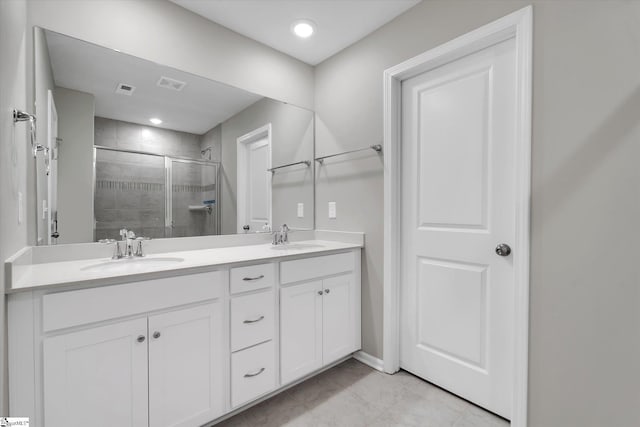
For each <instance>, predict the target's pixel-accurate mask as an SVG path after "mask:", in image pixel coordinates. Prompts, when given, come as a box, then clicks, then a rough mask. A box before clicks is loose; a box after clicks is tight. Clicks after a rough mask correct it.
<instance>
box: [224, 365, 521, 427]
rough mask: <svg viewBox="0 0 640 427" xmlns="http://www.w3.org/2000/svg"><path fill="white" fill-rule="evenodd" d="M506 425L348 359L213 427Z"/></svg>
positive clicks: (424, 385)
mask: <svg viewBox="0 0 640 427" xmlns="http://www.w3.org/2000/svg"><path fill="white" fill-rule="evenodd" d="M508 425H509V422H508V421H506V420H504V419H502V418H500V417H497V416H495V415H493V414H491V413H489V412H487V411H484V410H483V409H481V408H479V407H477V406H475V405H473V404H471V403H469V402H467V401H465V400H462V399H460V398H458V397H456V396H454V395H452V394H450V393H448V392H446V391H444V390H442V389H440V388H438V387H435V386H433V385H431V384H429V383H428V382H426V381H423V380H421V379H419V378H417V377H415V376H413V375H411V374H408V373H406V372H404V371H401V372H399V373H397V374H395V375H387V374H383V373H380V372H378V371H375V370H373V369H371V368H369V367H368V366H366V365H364V364H362V363H360V362H358V361H356V360H354V359H350V360H348V361H346V362H344V363H342V364H340V365H338V366H336V367H335V368H332V369H330V370H328V371H326V372H324V373H322V374H320V375H318V376H316V377H313V378H311V379H309V380H307V381H305V382H304V383H302V384H299V385H297V386H295V387H293V388H291V389H289V390H287V391H284V392H283V393H281V394H279V395H277V396H275V397H273V398H271V399H269V400H267V401H265V402H262V403H260V404H259V405H256V406H254V407H253V408H250V409H248V410H246V411H245V412H242V413H240V414H238V415H236V416H234V417H233V418H230V419H228V420H226V421H223V422H222V423H220V424H218V425H217V426H223V427H232V426H261V427H277V426H278V427H279V426H288V427H292V426H299V427H303V426H304V427H321V426H322V427H324V426H327V427H329V426H336V427H360V426H362V427H391V426H406V427H409V426H420V427H505V426H508ZM217 426H216V427H217Z"/></svg>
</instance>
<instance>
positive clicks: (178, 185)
mask: <svg viewBox="0 0 640 427" xmlns="http://www.w3.org/2000/svg"><path fill="white" fill-rule="evenodd" d="M167 169H168V171H169V173H168V176H169V178H168V180H169V182H170V183H171V194H170V199H169V205H170V209H168V211H169V212H170V213H171V215H170V218H169V217H168V218H167V225H168V229H170V233H171V234H170V236H171V237H191V236H209V235H216V234H220V204H219V203H220V202H219V200H218V199H219V198H218V171H219V164H218V163H216V162H206V161H197V160H181V159H172V158H167Z"/></svg>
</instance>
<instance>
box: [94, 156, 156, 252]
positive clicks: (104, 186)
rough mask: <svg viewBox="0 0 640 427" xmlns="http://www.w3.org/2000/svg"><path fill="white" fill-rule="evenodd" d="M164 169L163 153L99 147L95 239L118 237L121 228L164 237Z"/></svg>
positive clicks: (154, 236)
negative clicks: (113, 149)
mask: <svg viewBox="0 0 640 427" xmlns="http://www.w3.org/2000/svg"><path fill="white" fill-rule="evenodd" d="M164 169H165V168H164V157H160V156H151V155H144V154H135V153H126V152H119V151H111V150H100V149H99V150H97V153H96V186H95V196H94V216H95V220H96V239H98V240H100V239H119V237H120V236H119V230H120V229H122V228H127V229H129V230H133V231H135V232H136V234H138V235H140V236H146V237H152V238H159V237H164V235H165V231H164V212H165V211H164V209H165V181H164V180H165V173H164Z"/></svg>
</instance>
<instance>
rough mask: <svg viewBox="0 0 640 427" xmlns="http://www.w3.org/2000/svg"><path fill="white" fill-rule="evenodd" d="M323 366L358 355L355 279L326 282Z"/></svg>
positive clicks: (323, 319)
mask: <svg viewBox="0 0 640 427" xmlns="http://www.w3.org/2000/svg"><path fill="white" fill-rule="evenodd" d="M322 286H323V288H324V296H323V297H322V349H323V352H322V353H323V354H322V362H323V364H325V365H326V364H328V363H331V362H333V361H336V360H338V359H340V358H341V357H344V356H346V355H348V354H349V353H351V352H352V351H354V350H355V349H354V348H353V347H354V331H353V325H355V319H354V316H355V312H354V309H353V286H354V284H353V278H352V275H350V274H348V275H344V276H339V277H333V278H330V279H325V280H323V281H322Z"/></svg>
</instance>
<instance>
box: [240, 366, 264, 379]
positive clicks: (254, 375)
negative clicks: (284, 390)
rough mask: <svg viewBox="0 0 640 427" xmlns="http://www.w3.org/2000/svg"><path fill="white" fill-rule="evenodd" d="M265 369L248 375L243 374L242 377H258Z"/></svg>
mask: <svg viewBox="0 0 640 427" xmlns="http://www.w3.org/2000/svg"><path fill="white" fill-rule="evenodd" d="M265 369H266V368H260V369H258V370H257V371H256V372H252V373H249V374H244V377H245V378H251V377H257V376H258V375H260V374H261V373H263V372H264V370H265Z"/></svg>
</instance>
